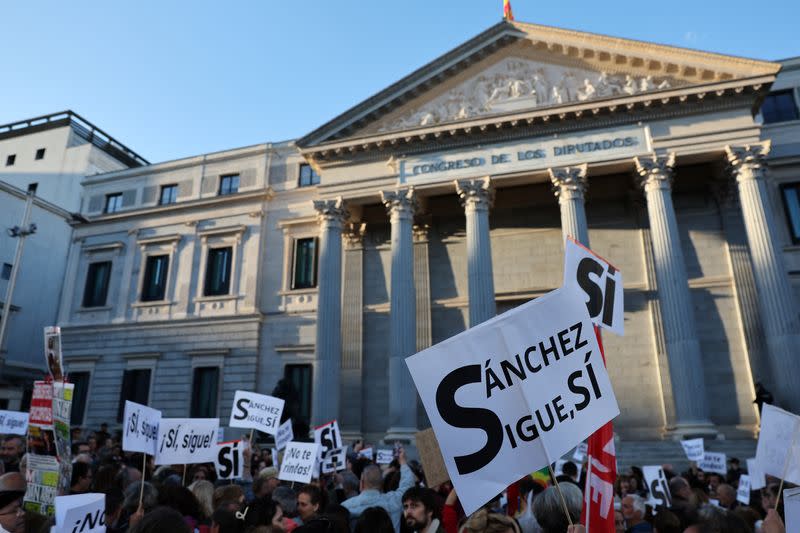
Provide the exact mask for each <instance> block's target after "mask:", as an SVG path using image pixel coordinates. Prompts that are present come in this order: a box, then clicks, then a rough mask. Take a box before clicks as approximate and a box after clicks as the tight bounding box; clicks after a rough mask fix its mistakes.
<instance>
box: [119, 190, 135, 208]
mask: <svg viewBox="0 0 800 533" xmlns="http://www.w3.org/2000/svg"><path fill="white" fill-rule="evenodd" d="M135 203H136V189H131V190H129V191H124V192H123V193H122V207H130V206H132V205H133V204H135Z"/></svg>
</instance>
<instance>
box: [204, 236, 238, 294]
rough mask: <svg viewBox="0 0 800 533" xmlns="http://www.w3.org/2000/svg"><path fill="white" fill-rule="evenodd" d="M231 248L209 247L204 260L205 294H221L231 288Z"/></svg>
mask: <svg viewBox="0 0 800 533" xmlns="http://www.w3.org/2000/svg"><path fill="white" fill-rule="evenodd" d="M232 256H233V248H231V247H230V246H227V247H225V248H210V249H209V250H208V260H207V262H206V280H205V285H204V287H203V295H205V296H222V295H225V294H228V293H229V292H230V290H231V257H232Z"/></svg>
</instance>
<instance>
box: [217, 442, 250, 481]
mask: <svg viewBox="0 0 800 533" xmlns="http://www.w3.org/2000/svg"><path fill="white" fill-rule="evenodd" d="M216 446H217V456H216V458H215V459H214V466H215V467H216V469H217V477H218V478H219V479H241V478H242V474H243V473H244V449H245V447H246V444H245V443H244V442H243V441H240V440H235V441H231V442H222V443H220V444H217V445H216Z"/></svg>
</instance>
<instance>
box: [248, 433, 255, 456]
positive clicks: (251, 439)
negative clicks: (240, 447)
mask: <svg viewBox="0 0 800 533" xmlns="http://www.w3.org/2000/svg"><path fill="white" fill-rule="evenodd" d="M254 431H255V429H251V430H250V441H249V442H250V450H251V452H252V450H253V432H254Z"/></svg>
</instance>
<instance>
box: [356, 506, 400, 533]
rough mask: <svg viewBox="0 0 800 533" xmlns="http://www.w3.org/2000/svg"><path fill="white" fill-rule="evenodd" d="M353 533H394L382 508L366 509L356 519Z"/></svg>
mask: <svg viewBox="0 0 800 533" xmlns="http://www.w3.org/2000/svg"><path fill="white" fill-rule="evenodd" d="M353 533H394V525H393V524H392V519H391V517H389V513H387V512H386V510H385V509H384V508H383V507H368V508H366V509H364V512H363V513H361V516H359V517H358V521H356V527H355V529H354V530H353Z"/></svg>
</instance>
